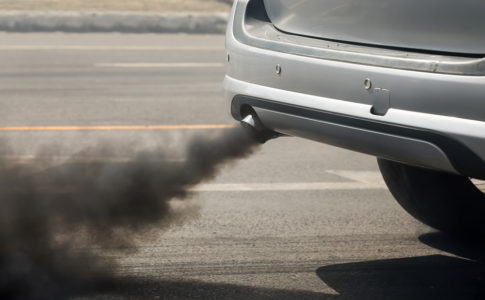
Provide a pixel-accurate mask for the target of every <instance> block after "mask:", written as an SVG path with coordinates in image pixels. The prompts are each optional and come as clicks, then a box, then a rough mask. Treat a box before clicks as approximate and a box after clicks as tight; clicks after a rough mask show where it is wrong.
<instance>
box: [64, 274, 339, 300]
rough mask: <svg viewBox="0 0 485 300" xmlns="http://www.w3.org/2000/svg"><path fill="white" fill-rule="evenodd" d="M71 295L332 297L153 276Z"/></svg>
mask: <svg viewBox="0 0 485 300" xmlns="http://www.w3.org/2000/svg"><path fill="white" fill-rule="evenodd" d="M73 296H74V299H187V300H188V299H235V300H238V299H241V300H242V299H245V300H246V299H252V300H259V299H261V300H263V299H278V300H280V299H281V300H285V299H295V300H296V299H302V300H305V299H308V300H314V299H333V298H334V297H333V296H332V295H325V294H321V293H315V292H305V291H292V290H284V289H281V290H280V289H270V288H257V287H249V286H242V285H234V284H224V283H207V282H202V281H190V280H187V281H172V280H155V279H151V278H147V279H144V278H139V277H136V278H120V279H114V280H112V281H110V282H109V283H107V284H105V285H104V286H103V287H101V288H98V289H96V290H95V291H92V292H90V293H79V294H77V295H73Z"/></svg>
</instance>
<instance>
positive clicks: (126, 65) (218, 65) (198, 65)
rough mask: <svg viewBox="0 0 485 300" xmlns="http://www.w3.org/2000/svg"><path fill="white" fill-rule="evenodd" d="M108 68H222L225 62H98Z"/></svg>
mask: <svg viewBox="0 0 485 300" xmlns="http://www.w3.org/2000/svg"><path fill="white" fill-rule="evenodd" d="M94 66H95V67H108V68H221V67H224V64H223V63H97V64H95V65H94Z"/></svg>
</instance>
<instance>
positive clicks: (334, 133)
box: [224, 0, 485, 178]
mask: <svg viewBox="0 0 485 300" xmlns="http://www.w3.org/2000/svg"><path fill="white" fill-rule="evenodd" d="M258 22H263V23H264V22H265V21H264V16H257V15H256V16H254V18H253V16H249V15H248V1H247V0H242V1H236V3H235V5H234V7H233V14H232V18H231V20H230V22H229V26H228V31H227V39H226V48H227V52H228V57H229V59H228V60H229V62H228V64H227V75H226V77H225V80H224V87H225V89H226V91H227V101H228V103H230V105H231V110H232V113H233V116H234V117H235V118H236V119H240V118H241V116H240V112H241V109H242V107H244V106H251V107H252V108H253V109H254V110H255V111H256V113H257V114H258V116H259V118H260V119H261V121H262V122H263V124H264V125H265V126H266V127H268V128H269V129H273V130H275V131H277V132H280V133H284V134H289V135H293V136H300V137H304V138H310V139H314V140H318V141H321V142H326V143H329V144H333V145H337V146H341V147H345V148H348V149H352V150H356V151H360V152H365V153H369V154H372V155H376V156H380V157H383V158H387V159H391V160H397V161H401V162H404V163H409V164H413V165H418V166H423V167H428V168H432V169H437V170H443V171H448V172H453V173H458V174H463V175H467V176H471V177H478V178H484V177H485V167H484V166H485V162H484V161H485V77H484V76H479V73H480V72H481V71H480V67H479V66H478V65H476V66H475V67H473V68H470V64H471V63H472V62H471V60H470V59H468V60H467V59H465V58H450V60H449V61H446V62H444V63H443V64H441V65H439V66H438V65H436V61H433V59H432V58H429V57H428V58H427V56H426V55H428V54H416V53H408V57H411V58H410V59H408V61H407V60H406V59H405V57H406V55H405V53H401V52H399V51H398V52H399V54H398V55H397V54H395V53H394V52H392V51H391V52H392V53H390V52H386V51H383V52H382V53H380V54H379V55H377V56H378V57H377V58H376V57H374V58H373V59H370V58H369V60H365V59H362V58H363V57H364V58H365V57H366V56H368V55H369V53H378V52H379V50H376V49H373V50H372V51H371V50H369V49H360V50H359V51H360V52H359V51H357V50H356V49H352V51H354V52H353V53H352V55H345V53H344V52H345V50H342V51H341V50H338V49H332V51H331V52H332V53H333V54H332V55H333V56H332V57H324V56H322V55H321V54H322V53H321V51H323V50H325V48H322V47H321V45H320V46H318V47H317V45H316V44H315V45H314V46H311V47H310V46H307V45H304V43H303V42H301V43H297V41H295V40H293V39H291V38H289V37H287V36H285V34H284V33H278V34H277V35H278V36H279V42H274V41H273V40H274V39H275V38H276V39H278V37H275V36H274V32H273V31H272V30H274V28H269V27H268V24H261V23H258ZM258 26H260V27H258ZM266 37H267V38H266ZM305 39H308V38H305ZM254 40H256V42H255V41H254ZM305 43H308V41H305ZM318 43H320V42H318ZM268 45H269V46H268ZM312 47H313V48H314V49H313V48H312ZM312 49H313V50H312ZM327 49H328V48H327ZM298 51H300V52H299V53H298ZM308 51H310V52H308ZM355 51H357V52H355ZM317 54H318V55H317ZM373 55H374V54H373ZM417 57H419V59H418V58H417ZM433 57H435V56H433ZM379 61H381V62H383V63H382V64H380V65H384V66H385V67H382V66H378V65H377V64H378V63H379ZM442 61H445V59H442ZM465 61H466V62H465ZM366 62H368V63H366ZM384 62H385V63H384ZM393 62H394V63H393ZM451 62H453V63H454V64H455V65H453V63H451ZM474 63H477V62H476V59H474ZM460 64H462V65H461V66H458V65H460ZM432 66H434V67H432ZM277 69H278V71H277ZM472 71H473V72H472ZM465 74H466V75H465Z"/></svg>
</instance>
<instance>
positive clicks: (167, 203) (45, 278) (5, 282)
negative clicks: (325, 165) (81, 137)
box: [0, 128, 258, 299]
mask: <svg viewBox="0 0 485 300" xmlns="http://www.w3.org/2000/svg"><path fill="white" fill-rule="evenodd" d="M257 147H258V145H257V143H256V142H254V141H253V139H252V138H251V137H250V136H249V135H247V134H246V133H245V132H244V131H243V130H242V129H241V128H234V129H230V130H227V131H224V132H220V133H218V134H217V135H202V136H198V137H197V138H195V139H193V140H192V142H190V143H189V144H188V146H187V147H186V159H185V160H183V161H178V162H177V161H175V162H174V161H169V160H167V157H166V154H167V153H165V152H164V151H162V150H160V151H151V152H145V153H139V154H137V155H136V156H135V158H134V159H133V160H130V161H127V162H106V161H99V160H94V159H93V160H90V161H86V160H85V157H109V156H110V155H113V154H114V153H115V149H114V148H112V147H109V146H106V145H105V146H99V147H96V148H94V149H88V150H85V151H82V152H81V153H80V154H79V155H77V156H73V157H72V158H71V159H70V160H69V161H68V162H65V163H63V164H62V165H57V166H55V165H52V162H51V163H49V162H45V160H42V159H35V160H34V162H33V163H30V164H21V163H18V162H17V163H14V162H12V161H9V160H6V159H4V160H0V298H1V299H29V298H30V299H54V298H66V297H69V296H70V295H73V294H75V293H85V292H88V291H90V290H91V289H97V288H99V287H100V285H104V284H106V283H107V282H109V280H110V279H111V278H113V274H114V271H115V270H116V263H115V261H114V260H110V259H108V258H107V256H106V255H102V254H103V253H105V252H107V251H128V250H123V249H133V247H132V246H134V238H135V236H138V235H140V234H143V233H144V232H147V231H149V230H150V229H154V228H156V229H157V230H163V229H166V228H168V227H169V226H171V225H174V224H181V223H183V222H184V221H186V220H187V219H190V218H193V217H194V216H197V212H198V208H197V207H195V206H193V205H186V206H182V208H178V209H175V208H174V207H173V205H171V201H172V200H174V199H185V198H187V197H188V196H190V195H191V192H190V188H191V187H193V186H195V185H197V184H199V183H201V182H204V181H207V180H210V179H213V178H214V177H215V176H216V175H217V172H218V170H219V169H220V168H221V166H223V165H225V164H227V163H230V162H233V161H235V160H236V159H240V158H243V157H246V156H248V155H249V154H251V153H253V151H254V150H255V149H256V148H257ZM81 157H82V158H83V159H82V160H81V159H80V158H81ZM48 165H49V166H50V167H48V168H46V167H47V166H48ZM129 246H131V247H129Z"/></svg>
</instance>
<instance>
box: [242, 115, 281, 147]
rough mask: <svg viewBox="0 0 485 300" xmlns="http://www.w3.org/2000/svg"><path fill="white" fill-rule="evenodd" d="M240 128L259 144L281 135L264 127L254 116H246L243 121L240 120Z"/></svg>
mask: <svg viewBox="0 0 485 300" xmlns="http://www.w3.org/2000/svg"><path fill="white" fill-rule="evenodd" d="M241 126H242V127H243V128H244V129H245V130H246V132H247V133H248V134H249V135H250V136H251V138H253V139H254V140H256V141H257V142H259V143H261V144H264V143H266V142H267V141H269V140H271V139H274V138H277V137H279V136H281V135H282V134H280V133H278V132H275V131H273V130H269V129H267V128H266V127H264V125H263V123H261V121H260V120H259V118H258V117H257V116H256V114H254V115H252V114H249V115H247V116H246V117H245V118H244V119H242V120H241Z"/></svg>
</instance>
